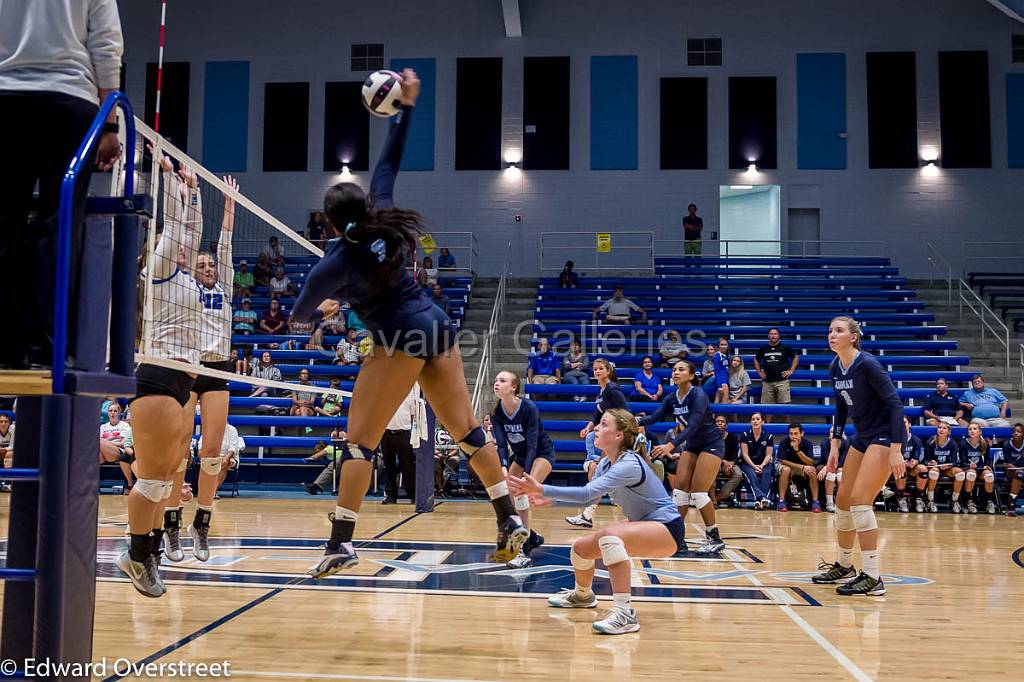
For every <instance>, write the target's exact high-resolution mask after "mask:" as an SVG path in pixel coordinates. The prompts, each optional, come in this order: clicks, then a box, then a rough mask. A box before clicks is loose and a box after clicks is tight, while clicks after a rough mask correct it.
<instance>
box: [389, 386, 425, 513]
mask: <svg viewBox="0 0 1024 682" xmlns="http://www.w3.org/2000/svg"><path fill="white" fill-rule="evenodd" d="M419 399H420V385H419V384H418V383H417V384H413V387H412V390H411V391H409V395H407V396H405V400H404V401H402V404H401V405H400V406H399V407H398V410H397V411H396V412H395V415H394V416H393V417H392V418H391V421H390V422H388V426H387V429H385V430H384V436H383V437H382V438H381V440H380V454H381V458H382V459H383V460H384V504H395V503H396V502H398V474H399V472H401V474H402V488H404V489H405V494H406V495H408V496H409V499H410V500H412V501H415V500H416V455H415V453H414V452H413V451H412V432H413V422H414V421H415V419H416V410H417V403H418V402H419Z"/></svg>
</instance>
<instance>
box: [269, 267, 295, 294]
mask: <svg viewBox="0 0 1024 682" xmlns="http://www.w3.org/2000/svg"><path fill="white" fill-rule="evenodd" d="M270 292H271V293H273V294H277V295H279V296H294V295H295V284H293V283H292V280H291V278H290V277H289V276H288V275H286V274H284V268H282V267H278V268H277V269H276V270H274V276H273V277H271V278H270Z"/></svg>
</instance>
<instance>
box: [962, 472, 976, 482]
mask: <svg viewBox="0 0 1024 682" xmlns="http://www.w3.org/2000/svg"><path fill="white" fill-rule="evenodd" d="M959 475H960V474H957V476H959ZM963 475H964V476H965V477H966V478H967V480H968V481H977V480H978V472H977V471H965V472H963Z"/></svg>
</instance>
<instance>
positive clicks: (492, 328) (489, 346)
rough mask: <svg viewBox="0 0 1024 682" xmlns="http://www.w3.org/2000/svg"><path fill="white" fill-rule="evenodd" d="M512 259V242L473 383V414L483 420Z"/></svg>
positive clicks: (506, 252)
mask: <svg viewBox="0 0 1024 682" xmlns="http://www.w3.org/2000/svg"><path fill="white" fill-rule="evenodd" d="M511 258H512V242H511V240H510V241H509V242H508V244H507V245H506V246H505V264H504V265H503V266H502V268H501V278H500V279H499V280H498V290H497V291H496V292H495V295H494V307H493V308H491V319H490V322H488V324H487V330H486V331H485V332H484V342H483V345H482V347H481V350H480V366H479V367H478V368H477V370H476V381H475V382H474V383H473V396H472V405H473V414H475V415H477V416H478V417H480V418H481V419H482V418H483V413H482V412H481V410H480V405H481V403H482V402H483V387H484V385H485V383H486V382H487V377H489V376H490V375H491V366H492V363H493V355H494V337H495V336H497V334H498V329H499V326H500V325H501V321H502V319H503V318H504V313H505V292H506V291H507V290H508V276H509V270H510V263H511Z"/></svg>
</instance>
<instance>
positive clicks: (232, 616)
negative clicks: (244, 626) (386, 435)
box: [103, 502, 444, 682]
mask: <svg viewBox="0 0 1024 682" xmlns="http://www.w3.org/2000/svg"><path fill="white" fill-rule="evenodd" d="M442 504H444V503H443V502H439V503H438V504H436V505H434V508H435V509H436V508H437V507H439V506H440V505H442ZM421 513H422V512H416V513H415V514H413V515H412V516H409V517H406V518H404V519H402V520H401V521H399V522H398V523H396V524H395V525H393V526H390V527H389V528H385V529H384V530H382V531H381V532H379V533H377V534H376V535H374V536H373V539H374V540H378V539H380V538H382V537H384V536H385V535H387V534H388V533H390V532H391V531H393V530H395V529H396V528H399V527H401V526H403V525H405V524H406V523H408V522H409V521H412V520H413V519H415V518H416V517H417V516H419V515H420V514H421ZM356 544H357V545H360V546H361V545H363V544H366V543H365V542H359V543H356ZM308 580H309V578H295V579H293V580H292V581H290V582H289V583H288V585H287V586H284V587H278V588H275V589H273V590H271V591H270V592H267V593H266V594H264V595H262V596H260V597H257V598H256V599H253V600H252V601H251V602H249V603H248V604H244V605H242V606H240V607H238V608H237V609H235V610H234V611H232V612H231V613H229V614H227V615H226V616H221V617H220V618H218V619H217V620H215V621H213V622H212V623H209V624H207V625H204V626H203V627H201V628H199V629H198V630H196V631H195V632H193V633H192V634H190V635H186V636H185V637H183V638H182V639H179V640H178V641H177V642H175V643H174V644H169V645H168V646H165V647H164V648H163V649H161V650H160V651H157V652H155V653H152V654H150V655H149V656H147V657H146V658H144V659H142V660H141V661H139V663H138V665H140V666H145V665H147V664H149V663H152V662H153V661H156V660H158V659H160V658H163V657H164V656H166V655H167V654H169V653H171V652H173V651H176V650H178V649H180V648H181V647H183V646H185V645H186V644H188V643H190V642H193V641H195V640H197V639H199V638H200V637H202V636H203V635H205V634H207V633H209V632H212V631H214V630H216V629H217V628H219V627H220V626H221V625H224V623H228V622H230V621H232V620H234V619H235V618H238V617H239V616H241V615H242V614H243V613H245V612H246V611H249V610H250V609H253V608H255V607H257V606H259V605H260V604H262V603H263V602H265V601H267V600H269V599H273V598H274V597H276V596H277V595H279V594H281V593H282V592H284V591H285V589H286V588H287V587H288V586H291V585H298V584H301V583H303V582H306V581H308ZM120 679H123V677H122V676H121V675H111V676H110V677H108V678H107V679H106V680H104V681H103V682H116V681H117V680H120Z"/></svg>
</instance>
